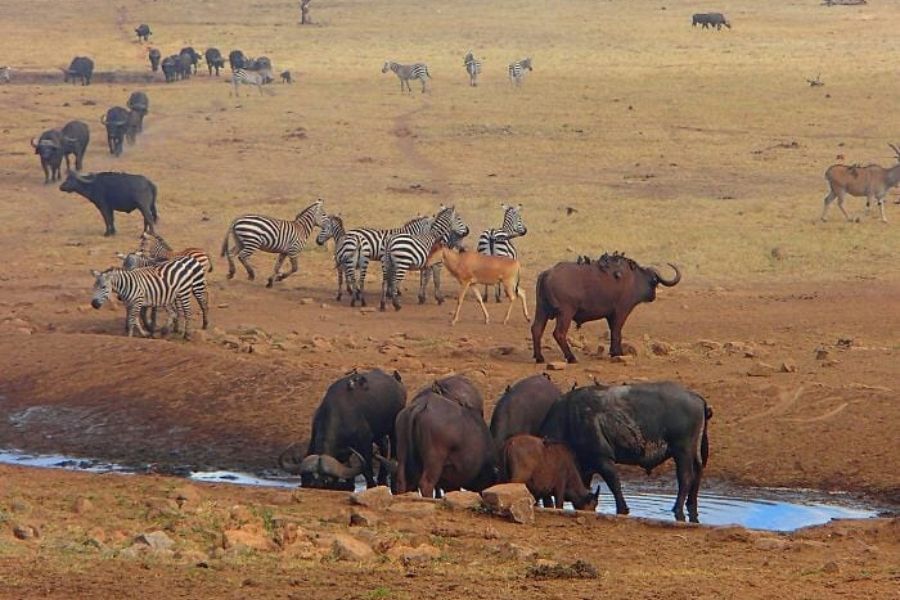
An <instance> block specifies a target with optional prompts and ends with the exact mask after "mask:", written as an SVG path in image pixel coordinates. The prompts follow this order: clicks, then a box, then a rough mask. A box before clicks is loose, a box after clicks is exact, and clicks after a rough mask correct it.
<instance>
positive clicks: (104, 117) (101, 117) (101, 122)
mask: <svg viewBox="0 0 900 600" xmlns="http://www.w3.org/2000/svg"><path fill="white" fill-rule="evenodd" d="M100 124H101V125H106V115H101V116H100Z"/></svg>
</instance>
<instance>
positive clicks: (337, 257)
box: [316, 215, 353, 300]
mask: <svg viewBox="0 0 900 600" xmlns="http://www.w3.org/2000/svg"><path fill="white" fill-rule="evenodd" d="M346 237H347V232H346V231H345V230H344V220H343V219H342V218H341V217H340V216H339V215H325V218H323V219H322V230H321V231H320V232H319V235H317V236H316V244H318V245H319V246H322V245H324V244H325V242H327V241H328V240H330V239H334V268H335V270H336V271H337V298H336V299H337V300H340V299H341V297H342V295H343V287H344V273H345V271H346V269H345V268H344V261H343V260H342V256H341V243H342V242H343V241H344V239H345V238H346ZM346 272H347V277H346V281H347V293H348V294H352V293H353V288H352V287H351V283H350V282H351V279H352V277H353V275H352V269H351V270H350V271H346Z"/></svg>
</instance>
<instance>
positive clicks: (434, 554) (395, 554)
mask: <svg viewBox="0 0 900 600" xmlns="http://www.w3.org/2000/svg"><path fill="white" fill-rule="evenodd" d="M387 555H388V556H389V557H391V558H393V559H395V560H399V561H400V562H402V563H403V564H404V565H406V566H410V565H417V564H424V563H429V562H431V561H433V560H435V559H437V558H440V557H441V551H440V549H438V548H437V547H435V546H432V545H431V544H420V545H419V546H416V547H415V548H411V547H409V546H394V547H393V548H391V549H390V550H388V551H387Z"/></svg>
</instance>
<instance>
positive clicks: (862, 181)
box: [820, 144, 900, 223]
mask: <svg viewBox="0 0 900 600" xmlns="http://www.w3.org/2000/svg"><path fill="white" fill-rule="evenodd" d="M888 145H889V146H890V147H891V149H892V150H893V151H894V153H895V154H896V155H897V160H898V161H900V147H898V146H895V145H894V144H888ZM825 179H826V180H827V181H828V186H829V188H830V189H829V191H828V194H827V195H826V196H825V206H823V207H822V216H821V217H820V219H821V220H822V221H824V220H825V215H826V214H827V213H828V208H829V207H830V206H831V203H832V202H834V200H835V198H837V205H838V208H839V209H841V212H842V213H844V217H846V219H847V220H848V221H849V220H850V215H848V214H847V211H846V210H845V209H844V198H845V196H846V195H847V194H850V195H851V196H865V197H866V215H868V214H869V208H870V207H871V205H872V202H873V201H875V202H877V203H878V209H879V210H880V212H881V220H882V221H883V222H885V223H887V218H885V216H884V197H885V195H887V193H888V190H890V189H891V188H892V187H894V186H895V185H897V183H900V162H898V163H897V164H896V165H894V166H893V167H891V168H889V169H885V168H884V167H880V166H878V165H866V166H864V167H858V166H850V167H848V166H846V165H831V166H830V167H828V170H827V171H825Z"/></svg>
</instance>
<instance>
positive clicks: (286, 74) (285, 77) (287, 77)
mask: <svg viewBox="0 0 900 600" xmlns="http://www.w3.org/2000/svg"><path fill="white" fill-rule="evenodd" d="M281 83H294V78H293V77H291V72H290V71H282V72H281Z"/></svg>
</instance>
